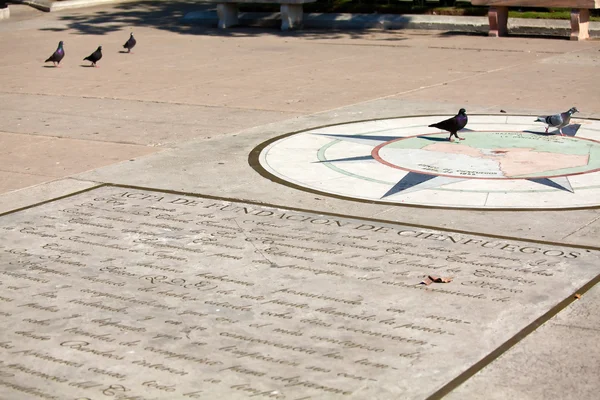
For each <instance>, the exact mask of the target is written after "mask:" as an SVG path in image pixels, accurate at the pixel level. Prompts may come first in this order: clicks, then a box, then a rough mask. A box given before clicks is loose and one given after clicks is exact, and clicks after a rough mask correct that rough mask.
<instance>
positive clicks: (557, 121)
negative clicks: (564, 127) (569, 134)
mask: <svg viewBox="0 0 600 400" xmlns="http://www.w3.org/2000/svg"><path fill="white" fill-rule="evenodd" d="M546 123H547V124H548V125H550V126H559V125H561V124H562V123H563V117H562V115H561V114H556V115H549V116H547V117H546Z"/></svg>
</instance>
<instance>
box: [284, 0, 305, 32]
mask: <svg viewBox="0 0 600 400" xmlns="http://www.w3.org/2000/svg"><path fill="white" fill-rule="evenodd" d="M303 16H304V9H303V7H302V4H282V5H281V30H282V31H288V30H291V29H300V28H302V17H303Z"/></svg>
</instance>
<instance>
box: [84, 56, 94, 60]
mask: <svg viewBox="0 0 600 400" xmlns="http://www.w3.org/2000/svg"><path fill="white" fill-rule="evenodd" d="M85 60H87V61H92V60H91V59H90V56H87V57H86V58H84V59H83V61H85Z"/></svg>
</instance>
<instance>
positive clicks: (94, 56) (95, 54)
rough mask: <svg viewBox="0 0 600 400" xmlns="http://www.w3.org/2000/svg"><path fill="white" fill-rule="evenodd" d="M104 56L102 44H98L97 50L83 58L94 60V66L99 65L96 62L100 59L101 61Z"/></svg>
mask: <svg viewBox="0 0 600 400" xmlns="http://www.w3.org/2000/svg"><path fill="white" fill-rule="evenodd" d="M101 58H102V46H98V48H97V49H96V51H95V52H93V53H92V54H90V55H89V56H87V57H86V58H84V59H83V60H84V61H85V60H88V61H91V62H92V65H93V66H94V67H97V65H96V63H97V62H98V61H100V59H101Z"/></svg>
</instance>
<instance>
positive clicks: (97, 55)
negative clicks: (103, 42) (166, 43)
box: [44, 32, 137, 67]
mask: <svg viewBox="0 0 600 400" xmlns="http://www.w3.org/2000/svg"><path fill="white" fill-rule="evenodd" d="M136 43H137V42H136V40H135V38H134V37H133V32H132V33H131V34H130V35H129V39H128V40H127V42H125V44H124V45H123V48H125V49H127V52H128V53H130V52H131V49H133V48H134V47H135V45H136ZM64 57H65V48H64V43H63V41H62V40H61V41H60V42H58V48H57V49H56V51H55V52H54V53H52V55H51V56H50V57H48V59H47V60H46V61H44V62H49V61H52V62H53V63H54V66H55V67H60V62H61V61H62V59H63V58H64ZM101 58H102V46H98V48H97V49H96V51H94V52H93V53H92V54H90V55H89V56H87V57H86V58H84V59H83V60H84V61H86V60H87V61H90V62H91V63H92V66H94V67H97V65H96V63H97V62H98V61H100V59H101Z"/></svg>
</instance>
